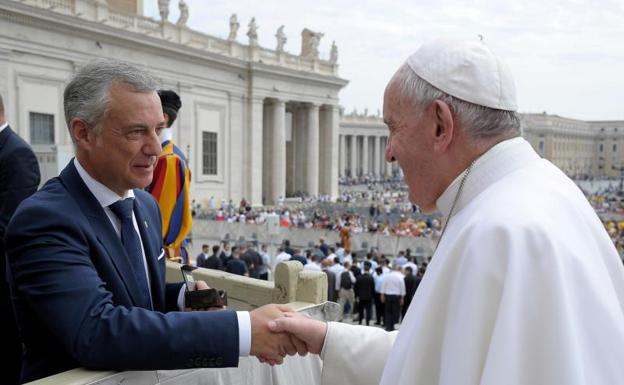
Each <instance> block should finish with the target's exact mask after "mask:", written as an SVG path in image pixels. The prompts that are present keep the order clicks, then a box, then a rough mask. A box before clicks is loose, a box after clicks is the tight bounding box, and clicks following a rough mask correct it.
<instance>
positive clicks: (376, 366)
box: [321, 322, 398, 385]
mask: <svg viewBox="0 0 624 385" xmlns="http://www.w3.org/2000/svg"><path fill="white" fill-rule="evenodd" d="M397 334H398V331H394V332H390V333H389V332H386V331H384V330H382V329H379V328H375V327H370V326H359V325H347V324H343V323H339V322H328V323H327V334H326V335H325V343H324V344H323V350H322V351H321V359H322V360H323V372H322V374H321V384H323V385H333V384H358V385H369V384H370V385H377V384H379V381H381V374H382V373H383V369H384V366H385V365H386V360H387V358H388V354H389V353H390V349H391V348H392V344H393V343H394V339H395V338H396V335H397ZM354 358H355V359H354Z"/></svg>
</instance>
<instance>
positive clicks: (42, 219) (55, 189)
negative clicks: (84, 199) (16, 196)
mask: <svg viewBox="0 0 624 385" xmlns="http://www.w3.org/2000/svg"><path fill="white" fill-rule="evenodd" d="M80 213H81V210H80V207H79V205H78V204H77V203H76V201H75V199H74V197H72V196H71V194H70V193H69V192H68V191H67V189H66V188H65V186H63V184H62V183H61V181H60V179H59V178H58V177H57V178H52V179H50V180H49V181H48V182H47V183H46V184H45V185H44V186H43V187H42V188H41V189H40V190H39V191H37V192H35V193H34V194H33V195H31V196H30V197H28V198H26V199H25V200H23V201H22V203H21V204H20V205H19V206H18V208H17V210H16V211H15V213H14V214H13V216H12V218H11V221H10V222H9V226H8V228H7V233H9V232H11V230H12V229H16V228H20V227H21V226H23V225H28V226H33V225H44V224H47V223H55V224H59V225H60V224H65V225H67V224H70V223H75V222H76V219H77V218H78V217H79V215H80Z"/></svg>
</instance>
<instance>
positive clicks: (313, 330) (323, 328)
mask: <svg viewBox="0 0 624 385" xmlns="http://www.w3.org/2000/svg"><path fill="white" fill-rule="evenodd" d="M269 329H270V330H271V331H272V332H275V333H281V332H287V333H290V334H291V335H292V336H293V337H296V338H297V339H299V340H301V341H303V342H305V345H306V348H307V351H308V352H310V353H314V354H320V353H321V350H322V349H323V344H324V343H325V334H327V323H325V322H322V321H317V320H314V319H312V318H309V317H306V316H304V315H301V314H299V313H292V312H288V313H286V314H284V316H283V317H280V318H278V319H276V320H274V321H271V322H269Z"/></svg>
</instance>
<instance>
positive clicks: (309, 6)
mask: <svg viewBox="0 0 624 385" xmlns="http://www.w3.org/2000/svg"><path fill="white" fill-rule="evenodd" d="M186 2H187V4H188V6H189V11H190V12H189V13H190V17H189V21H188V25H189V26H190V27H191V28H193V29H196V30H200V31H202V32H205V33H208V34H211V35H215V36H219V37H221V38H226V37H227V35H228V33H229V17H230V15H231V14H232V13H236V14H237V15H238V21H239V23H240V25H241V27H240V29H239V31H238V41H240V42H242V43H246V42H247V36H246V35H245V34H246V32H247V24H248V23H249V20H250V19H251V17H253V16H255V18H256V23H257V24H258V26H259V28H258V35H259V41H260V45H262V46H264V47H268V48H275V45H276V41H275V36H274V35H275V32H276V30H277V28H279V27H280V26H281V25H285V28H284V31H285V32H286V35H287V37H288V42H287V43H286V46H285V49H286V50H287V51H289V52H291V53H297V54H298V53H299V52H300V51H301V30H302V29H303V28H306V27H307V28H309V29H311V30H313V31H319V32H322V33H324V34H325V36H324V37H323V39H322V40H321V45H320V51H321V57H324V58H328V57H329V50H330V46H331V43H332V40H335V41H336V44H337V45H338V55H339V56H338V63H339V65H340V68H339V76H340V77H342V78H345V79H347V80H349V84H348V85H347V86H346V87H345V88H344V89H343V91H342V92H341V93H340V103H341V104H342V105H343V106H344V107H345V109H346V111H347V112H350V111H352V110H353V109H354V108H356V109H357V110H358V111H360V112H361V111H363V110H364V109H365V108H368V110H369V112H370V113H374V112H376V111H377V109H381V107H382V99H383V90H384V87H385V84H386V83H387V81H388V80H389V79H390V77H391V76H392V74H393V73H394V71H395V70H396V69H397V68H398V67H399V65H400V64H401V63H402V62H403V61H404V60H405V58H406V57H407V56H409V55H410V54H411V53H412V52H413V51H415V50H416V49H417V48H418V47H419V46H420V45H421V44H422V43H423V42H425V41H428V40H431V39H434V38H437V37H462V36H463V37H467V38H471V37H475V38H476V36H477V35H483V36H484V40H485V41H486V42H487V43H488V44H489V45H490V46H491V47H492V48H493V49H494V50H495V51H496V52H497V53H498V54H499V56H501V57H503V58H504V60H506V61H507V63H508V64H509V66H510V67H511V70H512V72H513V74H514V77H515V81H516V89H517V97H518V105H519V108H520V111H521V112H542V111H547V112H548V113H549V114H557V115H560V116H565V117H570V118H577V119H585V120H616V119H617V120H624V0H596V1H579V0H577V1H574V0H571V1H563V0H515V1H504V0H498V1H496V0H480V1H472V2H470V1H465V0H463V1H462V0H435V1H433V0H420V1H414V0H413V1H408V0H394V1H381V0H376V1H373V0H357V1H356V0H333V1H330V0H314V1H309V0H308V1H302V0H289V1H277V0H262V1H258V0H254V1H242V0H240V1H239V0H186ZM144 4H145V8H146V9H145V14H146V15H147V16H150V17H153V18H155V19H158V18H159V14H158V7H157V0H144ZM170 8H171V11H170V16H169V20H170V21H172V22H175V21H176V20H177V17H178V15H179V11H178V1H177V0H171V5H170Z"/></svg>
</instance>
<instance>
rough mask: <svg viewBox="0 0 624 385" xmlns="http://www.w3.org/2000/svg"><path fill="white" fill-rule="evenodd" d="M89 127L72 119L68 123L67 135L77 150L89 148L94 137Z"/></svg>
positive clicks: (80, 120) (82, 121)
mask: <svg viewBox="0 0 624 385" xmlns="http://www.w3.org/2000/svg"><path fill="white" fill-rule="evenodd" d="M91 130H92V129H91V127H90V125H89V124H88V123H87V122H85V121H84V120H82V119H79V118H73V119H72V120H71V121H70V122H69V133H70V135H71V138H72V141H73V142H74V144H75V145H76V147H78V148H82V149H84V148H88V147H90V146H91V144H92V141H93V139H94V135H93V134H92V132H91Z"/></svg>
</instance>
